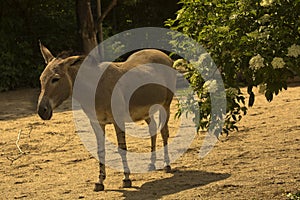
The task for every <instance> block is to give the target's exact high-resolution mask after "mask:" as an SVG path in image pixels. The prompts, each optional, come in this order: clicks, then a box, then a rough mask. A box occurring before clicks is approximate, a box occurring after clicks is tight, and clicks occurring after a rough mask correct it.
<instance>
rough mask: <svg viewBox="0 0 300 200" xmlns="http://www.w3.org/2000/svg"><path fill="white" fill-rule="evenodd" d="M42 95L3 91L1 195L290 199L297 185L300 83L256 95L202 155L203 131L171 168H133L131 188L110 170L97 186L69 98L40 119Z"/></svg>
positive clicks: (135, 144) (137, 144) (137, 146)
mask: <svg viewBox="0 0 300 200" xmlns="http://www.w3.org/2000/svg"><path fill="white" fill-rule="evenodd" d="M37 95H38V90H36V89H23V90H18V91H11V92H6V93H0V199H286V194H287V193H289V192H292V193H295V192H297V191H299V190H300V135H299V133H300V87H291V88H289V89H288V90H287V91H284V92H282V93H281V94H280V95H279V96H277V97H275V99H274V100H273V102H272V103H268V102H267V101H266V100H265V99H264V96H263V95H261V94H257V96H256V102H255V106H254V107H253V108H250V109H249V113H248V115H247V116H245V117H244V118H243V120H242V122H240V123H239V127H240V131H239V132H233V133H231V134H230V135H229V137H227V138H222V141H219V142H218V143H217V144H216V146H215V147H214V149H213V150H212V151H211V152H210V153H209V154H208V155H207V156H206V157H204V158H203V159H200V158H199V155H198V151H199V149H200V147H201V144H202V141H203V138H204V134H203V133H201V134H199V135H197V136H196V138H195V139H194V141H193V143H192V144H191V146H190V148H189V149H188V151H187V152H186V153H185V154H184V155H183V156H181V157H180V158H179V159H178V160H176V161H175V162H173V163H172V173H164V172H163V171H154V172H149V173H140V174H132V175H131V178H132V180H133V187H132V188H129V189H123V188H122V187H121V186H122V179H123V173H122V172H119V171H116V170H114V169H111V168H107V179H106V181H105V187H106V188H105V191H103V192H93V188H94V183H95V182H96V181H97V180H98V163H97V160H96V159H94V158H93V157H92V156H91V155H90V154H89V152H88V151H87V150H86V149H85V147H84V146H83V144H82V142H81V141H80V139H79V136H78V135H77V134H76V132H75V126H74V123H73V119H72V111H71V109H70V107H71V106H70V105H71V103H70V101H68V102H66V103H64V104H63V105H61V107H60V108H59V109H57V110H56V111H55V113H54V116H53V118H52V120H50V121H42V120H41V119H40V118H39V117H38V116H37V115H36V113H35V102H36V99H37ZM173 111H174V109H173ZM172 119H173V118H172ZM175 125H176V122H174V121H173V120H172V121H171V123H170V127H171V135H172V131H174V130H175ZM108 132H109V133H108V134H111V135H112V134H113V132H112V128H111V127H108ZM18 136H20V137H19V139H18ZM158 138H160V136H159V137H158ZM17 140H18V146H19V147H20V150H19V149H18V148H17V145H16V141H17ZM145 141H146V140H145ZM145 141H137V140H134V139H133V138H128V146H129V149H131V150H132V151H134V150H141V151H148V150H149V149H150V140H147V141H146V142H145ZM158 142H159V144H160V146H161V140H160V141H158ZM141 144H143V145H141ZM20 151H22V152H24V153H23V154H21V153H20Z"/></svg>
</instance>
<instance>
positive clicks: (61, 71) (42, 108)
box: [37, 43, 83, 120]
mask: <svg viewBox="0 0 300 200" xmlns="http://www.w3.org/2000/svg"><path fill="white" fill-rule="evenodd" d="M40 50H41V52H42V55H43V57H44V60H45V62H46V65H47V66H46V68H45V69H44V71H43V73H42V74H41V76H40V82H41V93H40V96H39V100H38V106H37V109H38V114H39V116H40V117H41V118H42V119H43V120H49V119H51V117H52V111H53V109H54V108H56V107H57V106H59V105H60V104H61V103H62V102H63V101H64V100H66V99H67V98H68V97H69V96H70V95H71V94H72V88H73V84H74V80H75V77H76V74H77V71H78V69H79V66H80V64H81V63H82V61H83V57H82V56H71V57H67V58H64V59H63V58H59V57H57V58H55V57H54V56H53V55H52V53H51V52H50V51H49V50H48V49H47V48H46V47H45V46H43V45H42V44H41V43H40Z"/></svg>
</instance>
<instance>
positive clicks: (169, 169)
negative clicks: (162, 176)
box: [164, 165, 171, 173]
mask: <svg viewBox="0 0 300 200" xmlns="http://www.w3.org/2000/svg"><path fill="white" fill-rule="evenodd" d="M164 171H165V172H166V173H171V166H170V165H167V166H165V167H164Z"/></svg>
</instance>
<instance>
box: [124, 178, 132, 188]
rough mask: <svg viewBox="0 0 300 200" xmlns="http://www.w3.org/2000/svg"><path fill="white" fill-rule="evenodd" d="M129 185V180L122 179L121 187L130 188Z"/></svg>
mask: <svg viewBox="0 0 300 200" xmlns="http://www.w3.org/2000/svg"><path fill="white" fill-rule="evenodd" d="M130 187H131V180H130V179H128V180H123V188H130Z"/></svg>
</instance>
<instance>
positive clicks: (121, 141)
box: [114, 124, 131, 188]
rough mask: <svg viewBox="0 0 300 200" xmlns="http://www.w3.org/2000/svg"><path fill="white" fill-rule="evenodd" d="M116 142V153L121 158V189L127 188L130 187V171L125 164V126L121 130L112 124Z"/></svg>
mask: <svg viewBox="0 0 300 200" xmlns="http://www.w3.org/2000/svg"><path fill="white" fill-rule="evenodd" d="M114 127H115V130H116V134H117V140H118V152H119V154H120V155H121V158H122V164H123V169H124V176H125V178H124V180H123V187H124V188H129V187H131V180H130V179H129V175H130V170H129V167H128V163H127V146H126V139H125V131H124V130H125V124H124V126H123V127H122V128H123V129H122V128H119V126H118V125H117V124H114Z"/></svg>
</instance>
